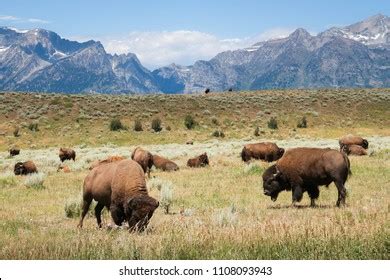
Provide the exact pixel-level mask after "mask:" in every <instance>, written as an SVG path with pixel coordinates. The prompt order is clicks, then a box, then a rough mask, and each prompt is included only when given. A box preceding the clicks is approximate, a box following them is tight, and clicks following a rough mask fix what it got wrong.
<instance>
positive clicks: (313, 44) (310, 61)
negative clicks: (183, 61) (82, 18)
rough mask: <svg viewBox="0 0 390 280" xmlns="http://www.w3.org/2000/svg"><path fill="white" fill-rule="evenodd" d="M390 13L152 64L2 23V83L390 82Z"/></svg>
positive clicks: (143, 86) (120, 87) (85, 87)
mask: <svg viewBox="0 0 390 280" xmlns="http://www.w3.org/2000/svg"><path fill="white" fill-rule="evenodd" d="M389 86H390V18H389V17H387V16H384V15H381V14H378V15H374V16H372V17H369V18H367V19H365V20H363V21H360V22H357V23H354V24H351V25H348V26H345V27H332V28H330V29H328V30H325V31H323V32H321V33H318V34H317V35H311V34H310V33H309V32H308V31H306V30H305V29H303V28H298V29H296V30H295V31H294V32H292V33H291V34H290V35H289V36H288V37H285V38H281V39H271V40H268V41H262V42H258V43H256V44H253V45H252V46H249V47H247V48H244V49H239V50H231V51H226V52H222V53H219V54H217V55H216V56H214V57H213V58H211V59H210V60H198V61H196V62H195V63H194V64H193V65H189V66H181V65H177V64H174V63H172V64H170V65H167V66H164V67H161V68H158V69H155V70H154V71H150V70H148V69H147V68H145V67H144V66H143V65H142V64H141V62H140V61H139V59H138V58H137V56H136V55H135V54H133V53H128V54H120V55H118V54H109V53H107V52H106V51H105V49H104V46H103V45H102V44H101V43H100V42H99V41H94V40H90V41H86V42H82V43H80V42H77V41H71V40H67V39H64V38H61V37H60V36H59V35H58V34H56V33H55V32H52V31H48V30H45V29H31V30H17V29H15V28H10V27H0V90H2V91H7V90H9V91H11V90H12V91H41V92H65V93H78V92H103V93H114V94H115V93H153V92H154V93H159V92H162V93H193V92H203V91H204V89H205V88H210V89H211V90H212V91H224V90H227V89H228V88H233V89H235V90H252V89H253V90H254V89H271V88H308V87H310V88H318V87H389Z"/></svg>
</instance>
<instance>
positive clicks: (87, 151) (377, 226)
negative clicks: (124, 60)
mask: <svg viewBox="0 0 390 280" xmlns="http://www.w3.org/2000/svg"><path fill="white" fill-rule="evenodd" d="M338 94H340V96H341V97H338ZM284 95H285V96H286V99H284V98H283V96H284ZM349 95H350V97H347V96H349ZM39 96H40V97H37V96H36V95H27V94H26V95H23V98H20V97H18V96H17V95H16V94H8V93H6V94H3V95H0V98H1V101H2V102H1V103H0V110H3V114H1V116H0V118H2V119H1V127H0V130H1V131H3V134H2V135H0V141H1V142H0V148H1V150H0V151H1V152H0V200H1V204H0V259H389V246H390V232H389V225H390V224H389V223H390V222H389V211H390V204H389V201H390V193H389V191H390V123H389V122H390V115H389V114H390V112H389V111H390V110H388V108H390V97H389V96H390V91H389V90H383V89H381V90H322V91H274V92H272V91H269V92H268V91H265V92H244V93H239V94H237V93H233V94H221V95H218V94H212V95H207V96H204V95H203V96H160V95H155V96H147V97H140V96H135V97H128V96H120V97H109V96H105V95H102V96H100V95H97V96H54V95H51V96H49V97H48V96H46V95H39ZM57 99H59V100H60V101H54V100H57ZM67 100H71V101H72V106H70V105H64V104H66V103H65V101H67ZM103 100H105V101H103ZM108 100H111V101H110V102H111V106H110V105H109V104H110V103H109V102H108ZM230 100H232V101H230ZM313 100H316V101H315V102H314V101H313ZM325 100H326V104H327V105H326V106H323V105H324V104H323V103H324V102H325ZM347 100H349V101H347ZM352 100H353V101H352ZM3 101H5V102H3ZM33 101H36V102H33ZM239 101H240V102H241V101H243V103H242V104H241V103H239ZM57 102H60V103H61V105H59V104H52V103H57ZM69 102H70V101H69ZM347 102H350V103H349V105H347V104H346V103H347ZM16 103H17V104H16ZM50 104H52V105H50ZM104 104H106V105H104ZM116 104H120V106H119V105H116ZM229 104H230V105H231V107H228V105H229ZM261 104H266V105H264V107H262V106H263V105H261ZM230 105H229V106H230ZM238 105H240V106H238ZM45 106H47V110H46V111H45V110H43V109H42V108H46V107H45ZM55 106H57V107H55ZM88 106H91V107H92V108H93V107H99V108H100V107H101V109H99V110H101V111H99V110H95V111H94V110H93V109H88V108H89V107H88ZM104 106H106V107H105V108H106V109H104ZM116 106H118V107H116ZM224 106H226V109H222V108H223V107H224ZM27 108H29V109H27ZM66 108H68V109H69V108H70V109H69V110H70V111H69V112H68V113H64V114H62V115H61V114H60V111H61V110H64V111H65V112H66V110H67V109H66ZM82 108H84V109H82ZM113 108H114V109H115V110H113ZM146 108H149V109H148V110H152V109H153V110H156V111H157V112H156V113H153V112H152V113H151V115H149V116H147V117H146V116H145V117H144V118H142V120H143V124H144V125H145V129H144V131H143V132H134V131H133V130H132V127H131V126H132V122H133V121H134V119H135V118H138V116H141V115H142V114H143V113H141V112H142V111H143V110H146ZM237 108H239V109H237ZM87 109H88V112H87V111H86V110H87ZM28 110H31V112H32V111H34V110H36V112H35V114H37V115H38V118H35V117H36V116H34V117H31V114H30V113H27V112H29V111H28ZM40 110H42V111H40ZM206 110H207V111H209V113H210V114H208V113H207V114H204V111H206ZM236 110H239V111H240V113H238V112H234V111H236ZM267 110H269V111H267ZM5 111H6V112H5ZM81 111H84V113H83V114H84V115H83V116H89V117H88V118H81V119H79V117H80V115H82V112H81ZM111 111H112V112H111ZM96 112H101V113H102V115H101V116H100V115H99V116H93V114H94V113H96ZM259 112H262V113H261V114H260V113H259ZM268 113H269V114H268ZM111 114H112V115H111ZM137 114H140V115H137ZM186 114H191V115H193V116H194V117H195V119H196V120H197V121H198V122H199V125H198V126H197V127H196V128H195V129H194V130H187V129H186V128H185V127H184V124H183V123H184V116H185V115H186ZM156 115H157V116H160V118H161V120H162V122H163V126H164V127H165V128H166V126H167V125H168V124H169V125H170V126H171V130H170V131H167V130H165V129H163V131H162V132H160V133H152V132H151V131H150V129H149V128H148V127H147V125H149V123H150V120H151V119H152V118H154V117H155V116H156ZM272 115H274V116H276V117H277V118H278V124H279V129H278V130H275V131H274V130H270V129H268V128H266V126H267V125H266V122H267V121H268V119H269V117H270V116H272ZM303 115H306V116H307V118H308V124H309V127H308V128H306V129H295V127H296V123H297V121H298V120H299V118H300V117H302V116H303ZM112 117H120V118H121V119H122V120H123V122H124V123H125V124H126V125H127V126H129V130H127V131H121V132H111V131H109V129H108V124H109V121H110V119H111V118H112ZM212 117H215V118H216V119H217V120H218V123H219V124H215V122H214V121H212ZM78 119H79V121H77V120H78ZM225 120H230V122H228V121H226V122H225ZM34 121H35V122H38V123H39V131H38V132H33V131H30V130H29V129H28V124H29V123H30V122H34ZM23 123H25V124H23ZM15 126H20V128H21V135H20V136H19V137H14V136H13V130H14V127H15ZM256 126H260V127H261V130H262V131H263V133H261V134H260V136H258V137H255V136H253V131H254V128H255V127H256ZM215 129H220V130H223V131H224V133H225V134H226V137H225V138H224V139H221V138H214V137H212V136H211V133H212V132H213V131H214V130H215ZM87 131H88V132H87ZM346 133H357V134H360V135H362V136H365V137H366V138H367V139H368V141H369V142H370V146H369V151H368V152H369V156H366V157H351V158H350V160H351V167H352V173H353V175H352V177H350V178H349V180H348V182H347V190H348V197H347V207H345V208H342V209H338V208H336V207H335V204H336V200H337V191H336V188H335V186H334V185H333V184H332V185H330V186H329V188H325V187H322V188H321V189H320V190H321V194H320V198H319V200H318V205H319V206H318V207H317V208H309V207H308V205H309V204H310V202H309V199H308V197H307V195H305V196H304V199H303V200H302V202H301V203H300V207H297V208H292V207H290V204H291V193H290V192H284V193H281V195H280V196H279V198H278V201H277V202H275V203H274V202H272V201H271V200H270V198H269V197H266V196H264V195H263V193H262V180H261V174H262V172H263V170H264V169H265V168H267V166H268V165H269V164H267V163H261V162H253V163H251V164H249V165H246V164H244V163H242V162H241V160H240V158H239V152H240V150H241V148H242V146H243V145H244V144H245V143H248V142H255V141H264V140H272V141H275V142H276V143H277V144H278V145H279V146H281V147H285V148H291V147H298V146H313V147H331V148H337V146H338V143H337V138H338V137H339V136H341V135H344V134H346ZM188 139H192V140H195V144H194V145H185V144H184V143H183V142H185V141H186V140H188ZM65 144H66V146H72V147H74V148H75V150H76V153H77V159H76V162H67V163H66V164H67V165H68V166H69V167H70V169H71V171H72V172H71V173H62V172H57V171H56V170H57V167H58V165H59V164H60V161H59V158H58V155H57V154H58V147H59V146H60V145H65ZM13 145H17V146H19V147H21V148H22V152H21V154H20V155H18V156H16V157H14V158H9V157H8V153H7V152H6V149H7V148H8V147H10V146H13ZM136 145H142V146H143V147H145V148H147V149H148V150H150V151H151V152H152V153H158V154H160V155H163V156H166V157H168V158H170V159H172V160H174V161H175V162H177V163H178V164H179V166H180V171H178V172H174V173H164V172H160V171H155V170H154V171H152V176H153V177H154V178H152V179H150V180H148V187H149V189H150V194H151V195H152V196H153V197H155V198H157V199H159V200H162V199H163V198H166V196H167V194H166V191H164V190H166V188H167V187H171V188H172V189H171V191H172V200H171V201H170V202H171V204H170V211H169V213H168V214H166V213H165V211H164V209H163V208H162V207H160V208H159V209H158V210H157V211H156V212H155V215H154V216H153V218H152V220H151V223H150V226H149V227H148V229H147V231H146V232H144V233H132V234H131V233H128V232H127V231H126V230H125V229H113V230H109V229H107V228H104V229H101V230H99V229H97V226H96V220H95V218H94V217H93V216H92V215H90V216H89V217H88V218H87V219H86V220H85V224H84V228H83V229H82V230H79V229H77V228H76V225H77V223H78V215H77V211H78V205H79V203H80V200H81V187H82V182H83V179H84V178H85V176H86V174H87V173H88V170H87V169H88V166H89V165H90V163H91V162H92V161H94V160H96V159H102V158H105V157H107V156H109V155H123V156H126V157H129V156H130V154H131V151H132V149H133V148H134V147H135V146H136ZM204 151H206V152H207V153H208V154H209V156H210V162H211V165H210V166H209V167H207V168H202V169H189V168H187V167H186V166H185V162H186V160H187V159H188V158H189V157H191V156H194V155H197V154H199V153H201V152H204ZM28 159H31V160H33V161H34V162H36V164H37V167H38V170H39V171H40V173H41V175H40V177H39V178H30V177H27V178H23V177H16V176H14V175H13V173H12V170H13V165H14V164H15V162H17V161H20V160H28ZM160 187H161V190H159V189H160ZM65 210H67V211H68V212H67V214H68V216H71V214H74V217H67V215H66V212H65ZM110 222H111V221H110V217H109V215H108V212H107V211H105V213H104V223H106V224H107V223H110Z"/></svg>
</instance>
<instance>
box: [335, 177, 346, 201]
mask: <svg viewBox="0 0 390 280" xmlns="http://www.w3.org/2000/svg"><path fill="white" fill-rule="evenodd" d="M334 183H335V185H336V187H337V190H338V192H339V195H338V199H337V203H336V206H337V207H340V206H345V196H346V194H347V190H346V189H345V187H344V183H343V182H341V181H339V180H338V181H335V182H334Z"/></svg>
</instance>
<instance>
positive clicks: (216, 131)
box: [211, 130, 225, 138]
mask: <svg viewBox="0 0 390 280" xmlns="http://www.w3.org/2000/svg"><path fill="white" fill-rule="evenodd" d="M211 136H214V137H221V138H224V137H225V133H223V131H220V130H215V131H214V132H213V133H212V134H211Z"/></svg>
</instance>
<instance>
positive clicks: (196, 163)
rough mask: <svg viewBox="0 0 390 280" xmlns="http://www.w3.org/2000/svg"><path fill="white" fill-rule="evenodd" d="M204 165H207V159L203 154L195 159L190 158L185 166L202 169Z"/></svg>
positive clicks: (205, 154)
mask: <svg viewBox="0 0 390 280" xmlns="http://www.w3.org/2000/svg"><path fill="white" fill-rule="evenodd" d="M206 165H209V158H208V156H207V153H203V154H201V155H200V156H197V157H195V158H190V159H189V160H188V161H187V166H189V167H204V166H206Z"/></svg>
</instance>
